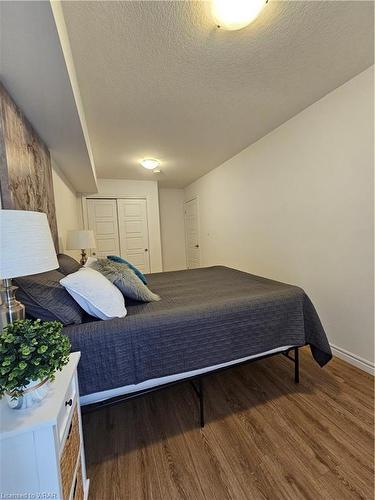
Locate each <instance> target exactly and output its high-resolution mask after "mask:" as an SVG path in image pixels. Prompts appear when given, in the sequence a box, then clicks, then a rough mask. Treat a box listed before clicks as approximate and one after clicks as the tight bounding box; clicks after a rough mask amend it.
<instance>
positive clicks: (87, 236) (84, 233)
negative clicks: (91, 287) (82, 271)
mask: <svg viewBox="0 0 375 500" xmlns="http://www.w3.org/2000/svg"><path fill="white" fill-rule="evenodd" d="M95 247H96V243H95V238H94V231H92V230H91V229H72V230H71V231H68V238H67V241H66V248H67V250H81V260H80V263H81V264H82V266H83V265H84V264H85V263H86V261H87V255H86V250H87V249H88V248H95Z"/></svg>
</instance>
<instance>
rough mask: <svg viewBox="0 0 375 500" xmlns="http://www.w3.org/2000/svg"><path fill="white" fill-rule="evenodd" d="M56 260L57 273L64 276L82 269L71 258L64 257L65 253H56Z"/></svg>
mask: <svg viewBox="0 0 375 500" xmlns="http://www.w3.org/2000/svg"><path fill="white" fill-rule="evenodd" d="M57 260H58V262H59V268H58V271H59V272H60V273H62V274H64V275H65V276H68V274H73V273H75V272H76V271H78V270H79V269H81V267H82V265H81V264H80V263H79V262H77V261H76V260H75V259H73V257H71V256H70V255H66V254H65V253H58V254H57Z"/></svg>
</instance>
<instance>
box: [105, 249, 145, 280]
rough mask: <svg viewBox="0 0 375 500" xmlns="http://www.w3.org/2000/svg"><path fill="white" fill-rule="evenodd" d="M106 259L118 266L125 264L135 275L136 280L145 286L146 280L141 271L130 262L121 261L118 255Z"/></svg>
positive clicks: (108, 256)
mask: <svg viewBox="0 0 375 500" xmlns="http://www.w3.org/2000/svg"><path fill="white" fill-rule="evenodd" d="M107 259H109V260H112V261H113V262H118V263H119V264H126V265H127V266H128V267H130V269H131V270H132V271H134V272H135V274H136V275H137V276H138V278H139V279H140V280H141V281H143V283H144V284H145V285H147V280H146V277H145V275H144V274H143V273H141V271H140V270H139V269H138V268H137V267H135V266H134V265H133V264H132V263H131V262H129V261H128V260H126V259H123V258H122V257H119V256H118V255H107Z"/></svg>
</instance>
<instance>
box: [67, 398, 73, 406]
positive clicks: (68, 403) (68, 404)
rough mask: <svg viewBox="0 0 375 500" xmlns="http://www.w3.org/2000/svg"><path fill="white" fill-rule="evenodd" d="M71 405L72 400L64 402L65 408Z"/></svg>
mask: <svg viewBox="0 0 375 500" xmlns="http://www.w3.org/2000/svg"><path fill="white" fill-rule="evenodd" d="M72 404H73V399H72V398H70V399H69V401H65V406H72Z"/></svg>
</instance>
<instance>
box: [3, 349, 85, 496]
mask: <svg viewBox="0 0 375 500" xmlns="http://www.w3.org/2000/svg"><path fill="white" fill-rule="evenodd" d="M79 358H80V353H78V352H75V353H72V354H71V355H70V359H69V363H68V364H67V365H66V366H65V367H64V368H63V370H62V371H61V372H57V374H56V379H55V381H54V382H53V383H52V384H51V385H50V390H49V393H48V395H47V396H46V397H45V399H44V400H43V401H42V402H41V403H40V405H38V406H36V407H34V408H31V409H26V410H11V409H10V408H9V407H8V405H7V403H6V401H5V399H4V398H3V399H2V400H1V401H0V432H1V434H0V458H1V464H0V498H28V499H29V498H49V499H57V500H60V499H61V500H68V499H70V500H73V499H74V500H81V499H86V498H87V496H88V490H89V480H88V479H87V478H86V465H85V453H84V447H83V438H82V424H81V412H80V407H79V393H78V381H77V365H78V362H79Z"/></svg>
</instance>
